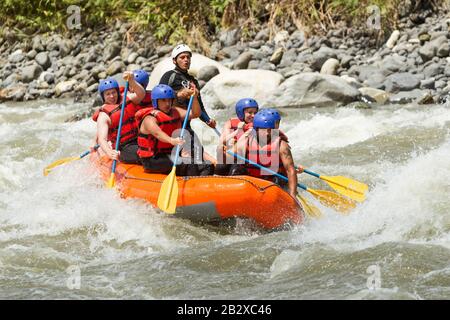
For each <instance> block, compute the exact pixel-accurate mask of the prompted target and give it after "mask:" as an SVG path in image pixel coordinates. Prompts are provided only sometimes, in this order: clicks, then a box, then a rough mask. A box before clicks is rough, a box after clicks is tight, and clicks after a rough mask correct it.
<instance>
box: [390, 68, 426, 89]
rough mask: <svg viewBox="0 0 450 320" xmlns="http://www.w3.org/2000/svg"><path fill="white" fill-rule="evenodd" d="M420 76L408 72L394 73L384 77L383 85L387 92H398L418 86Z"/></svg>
mask: <svg viewBox="0 0 450 320" xmlns="http://www.w3.org/2000/svg"><path fill="white" fill-rule="evenodd" d="M420 80H421V77H420V76H418V75H414V74H412V73H409V72H403V73H395V74H392V75H390V76H388V77H387V78H386V80H385V81H384V85H385V88H386V91H387V92H393V93H396V92H399V91H408V90H413V89H416V88H418V87H419V86H420Z"/></svg>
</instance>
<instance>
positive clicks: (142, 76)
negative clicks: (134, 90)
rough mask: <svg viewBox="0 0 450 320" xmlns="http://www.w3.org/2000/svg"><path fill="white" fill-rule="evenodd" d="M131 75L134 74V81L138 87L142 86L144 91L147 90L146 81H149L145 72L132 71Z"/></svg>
mask: <svg viewBox="0 0 450 320" xmlns="http://www.w3.org/2000/svg"><path fill="white" fill-rule="evenodd" d="M133 74H134V79H135V80H136V82H137V83H139V84H140V85H142V86H143V87H144V90H145V88H147V85H148V79H149V75H148V73H147V71H145V70H134V71H133Z"/></svg>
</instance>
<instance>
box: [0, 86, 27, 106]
mask: <svg viewBox="0 0 450 320" xmlns="http://www.w3.org/2000/svg"><path fill="white" fill-rule="evenodd" d="M26 92H27V87H26V86H25V85H23V84H19V85H16V86H12V87H9V88H6V89H2V90H0V102H1V101H7V100H14V101H21V100H23V98H24V96H25V94H26Z"/></svg>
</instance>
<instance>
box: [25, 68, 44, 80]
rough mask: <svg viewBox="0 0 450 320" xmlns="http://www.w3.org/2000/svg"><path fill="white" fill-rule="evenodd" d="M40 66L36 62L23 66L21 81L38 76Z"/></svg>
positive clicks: (40, 69)
mask: <svg viewBox="0 0 450 320" xmlns="http://www.w3.org/2000/svg"><path fill="white" fill-rule="evenodd" d="M42 71H44V70H42V67H41V66H40V65H37V64H33V65H31V66H27V67H24V68H23V69H22V81H23V82H25V83H28V82H31V81H33V80H35V79H37V78H38V77H39V75H40V74H41V73H42Z"/></svg>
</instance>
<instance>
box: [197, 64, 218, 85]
mask: <svg viewBox="0 0 450 320" xmlns="http://www.w3.org/2000/svg"><path fill="white" fill-rule="evenodd" d="M219 73H220V71H219V69H218V68H217V67H216V66H204V67H203V68H201V69H200V70H199V71H198V75H197V78H198V80H199V81H200V80H203V81H205V82H208V81H209V80H211V79H212V78H214V77H215V76H217V75H218V74H219Z"/></svg>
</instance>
